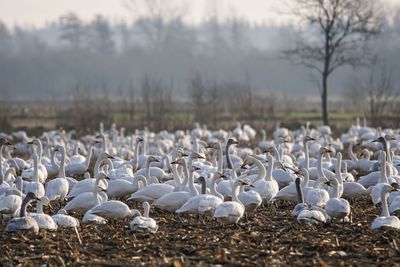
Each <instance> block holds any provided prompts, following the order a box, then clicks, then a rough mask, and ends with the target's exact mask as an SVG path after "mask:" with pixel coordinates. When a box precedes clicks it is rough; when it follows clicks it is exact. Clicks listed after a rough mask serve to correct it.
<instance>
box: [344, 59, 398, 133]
mask: <svg viewBox="0 0 400 267" xmlns="http://www.w3.org/2000/svg"><path fill="white" fill-rule="evenodd" d="M393 69H394V68H393V66H392V65H391V64H389V63H388V61H387V60H385V61H383V60H382V59H379V58H378V56H374V57H373V59H372V62H371V67H370V71H369V77H368V78H365V79H362V78H353V79H352V81H351V85H350V88H348V89H347V90H346V92H345V97H347V98H348V99H352V101H353V102H352V105H354V106H355V107H356V108H358V109H359V110H362V111H363V112H364V114H365V116H366V117H368V118H370V119H371V122H372V124H373V125H374V126H379V125H382V119H383V117H384V116H385V115H387V112H388V111H389V110H394V108H395V104H396V100H397V97H398V95H399V88H396V87H395V86H394V84H393Z"/></svg>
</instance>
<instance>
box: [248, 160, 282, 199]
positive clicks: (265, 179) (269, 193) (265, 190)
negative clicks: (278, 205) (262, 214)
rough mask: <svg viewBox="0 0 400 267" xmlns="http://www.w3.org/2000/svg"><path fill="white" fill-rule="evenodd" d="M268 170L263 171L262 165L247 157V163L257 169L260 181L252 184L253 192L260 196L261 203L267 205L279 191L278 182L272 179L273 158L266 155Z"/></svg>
mask: <svg viewBox="0 0 400 267" xmlns="http://www.w3.org/2000/svg"><path fill="white" fill-rule="evenodd" d="M267 160H268V169H267V170H265V167H264V165H263V164H262V163H261V161H259V160H258V159H256V158H254V157H252V156H249V157H248V159H247V162H249V161H250V162H253V163H254V164H255V165H256V166H257V167H258V169H259V178H260V180H258V181H256V182H254V184H253V186H254V188H253V189H252V190H253V191H255V192H257V193H258V194H260V196H261V198H262V201H263V203H268V202H269V201H270V200H271V199H272V198H273V197H275V195H276V194H277V193H278V191H279V185H278V182H277V181H275V179H274V177H272V170H273V167H274V162H275V161H274V158H273V157H272V156H270V155H267Z"/></svg>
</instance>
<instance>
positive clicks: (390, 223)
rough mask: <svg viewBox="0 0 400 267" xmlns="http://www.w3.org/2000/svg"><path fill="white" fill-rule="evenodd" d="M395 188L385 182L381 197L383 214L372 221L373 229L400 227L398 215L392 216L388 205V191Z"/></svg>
mask: <svg viewBox="0 0 400 267" xmlns="http://www.w3.org/2000/svg"><path fill="white" fill-rule="evenodd" d="M392 190H393V187H391V186H390V185H388V184H385V185H383V186H382V188H381V198H382V213H381V216H380V217H378V218H376V219H375V220H374V221H373V222H372V227H371V228H372V229H373V230H376V229H381V228H395V229H400V220H399V218H397V217H396V216H390V214H389V209H388V205H387V196H388V193H389V192H391V191H392Z"/></svg>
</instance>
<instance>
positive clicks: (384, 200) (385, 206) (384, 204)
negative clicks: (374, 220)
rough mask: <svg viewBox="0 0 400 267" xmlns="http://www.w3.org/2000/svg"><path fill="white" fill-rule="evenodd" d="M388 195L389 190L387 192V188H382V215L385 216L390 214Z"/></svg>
mask: <svg viewBox="0 0 400 267" xmlns="http://www.w3.org/2000/svg"><path fill="white" fill-rule="evenodd" d="M387 197H388V192H386V191H385V190H382V193H381V201H382V213H381V216H383V217H388V216H390V214H389V208H388V203H387Z"/></svg>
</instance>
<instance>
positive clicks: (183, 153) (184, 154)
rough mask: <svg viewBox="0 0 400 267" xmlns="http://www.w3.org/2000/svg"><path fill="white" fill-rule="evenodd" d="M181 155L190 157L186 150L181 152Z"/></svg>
mask: <svg viewBox="0 0 400 267" xmlns="http://www.w3.org/2000/svg"><path fill="white" fill-rule="evenodd" d="M181 156H182V157H188V156H189V155H188V154H187V153H186V152H182V153H181Z"/></svg>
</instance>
